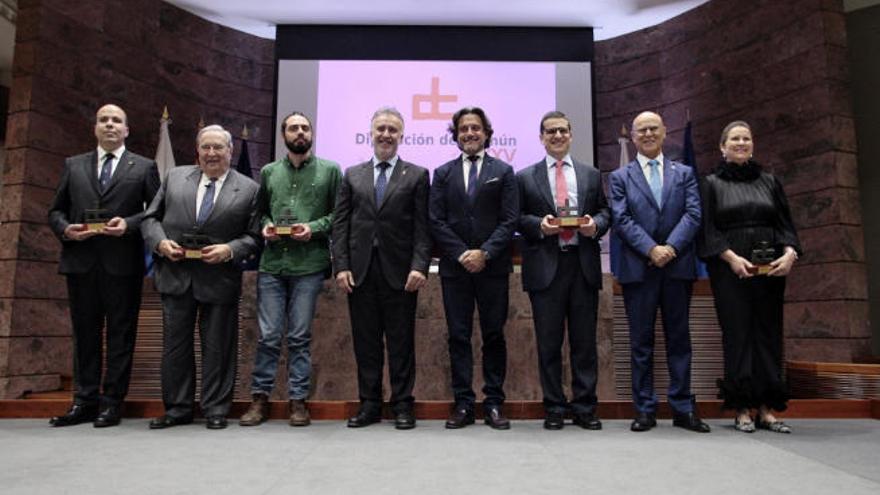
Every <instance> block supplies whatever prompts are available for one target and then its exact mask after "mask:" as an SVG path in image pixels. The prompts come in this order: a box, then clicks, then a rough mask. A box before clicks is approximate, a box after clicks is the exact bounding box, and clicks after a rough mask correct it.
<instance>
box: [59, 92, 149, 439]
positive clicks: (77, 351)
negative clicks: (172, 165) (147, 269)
mask: <svg viewBox="0 0 880 495" xmlns="http://www.w3.org/2000/svg"><path fill="white" fill-rule="evenodd" d="M95 137H96V138H97V140H98V146H97V149H94V150H92V151H90V152H88V153H84V154H82V155H77V156H74V157H70V158H68V159H67V160H65V162H64V172H63V173H62V174H61V180H60V181H59V183H58V190H57V191H56V193H55V199H54V200H53V201H52V206H51V207H50V208H49V226H50V227H51V228H52V231H53V232H54V233H55V235H56V236H58V239H60V240H61V263H60V264H59V266H58V271H59V272H60V273H62V274H64V275H65V276H66V277H67V292H68V294H69V297H70V319H71V322H72V324H73V344H74V345H73V352H74V360H73V363H74V369H73V379H74V386H75V391H74V399H73V406H71V408H70V410H69V411H68V412H67V413H66V414H64V415H63V416H57V417H54V418H52V420H51V421H50V424H51V425H52V426H70V425H75V424H79V423H85V422H88V421H94V426H96V427H99V428H100V427H106V426H115V425H118V424H119V418H120V410H119V406H120V405H121V404H122V401H123V399H125V394H126V393H127V392H128V382H129V378H130V377H131V363H132V354H133V353H134V344H135V333H136V329H137V320H138V310H139V309H140V305H141V288H142V287H143V283H144V243H143V239H142V238H141V232H140V225H141V220H142V218H143V216H144V204H149V203H150V201H152V199H153V196H155V194H156V190H158V189H159V172H158V170H157V169H156V163H155V162H154V161H153V160H150V159H148V158H144V157H142V156H140V155H136V154H134V153H132V152H130V151H128V150H127V149H126V148H125V138H126V137H128V117H127V116H126V115H125V112H124V111H122V109H121V108H119V107H118V106H116V105H104V106H102V107H101V108H100V109H99V110H98V113H97V115H96V118H95ZM90 210H91V211H90ZM89 217H93V218H91V219H90V218H89ZM102 218H103V219H104V220H107V222H106V224H104V226H103V227H100V224H101V223H102V222H100V221H97V220H100V219H102ZM87 224H92V227H93V228H89V226H88V225H87ZM105 319H106V323H107V332H106V334H107V359H106V364H107V371H106V372H105V373H104V376H103V380H102V377H101V367H102V363H101V361H102V359H101V358H102V355H101V354H102V349H101V345H102V341H103V340H104V339H103V336H102V335H101V333H102V327H103V326H104V322H105ZM102 382H103V390H101V385H102Z"/></svg>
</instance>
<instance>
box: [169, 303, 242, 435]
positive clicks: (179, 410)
mask: <svg viewBox="0 0 880 495" xmlns="http://www.w3.org/2000/svg"><path fill="white" fill-rule="evenodd" d="M197 317H198V320H199V335H200V337H201V348H202V392H201V406H202V413H203V414H204V415H205V416H226V415H228V414H229V408H230V406H231V404H232V394H233V391H234V390H233V389H234V387H235V366H236V358H237V356H238V301H236V302H234V303H232V304H208V303H204V302H200V301H198V300H196V298H195V297H193V293H192V288H190V289H189V290H187V291H186V293H184V294H182V295H172V294H162V323H163V327H164V333H163V336H162V337H163V342H162V401H163V402H164V403H165V414H167V415H168V416H173V417H176V418H180V417H186V416H192V414H193V409H194V404H195V394H196V360H195V351H194V347H193V345H194V344H193V340H194V334H195V325H196V318H197Z"/></svg>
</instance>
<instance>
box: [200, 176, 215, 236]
mask: <svg viewBox="0 0 880 495" xmlns="http://www.w3.org/2000/svg"><path fill="white" fill-rule="evenodd" d="M216 184H217V179H216V178H214V177H212V178H211V182H209V183H207V184H205V196H204V197H203V198H202V206H201V207H200V208H199V217H198V218H197V219H196V224H198V225H202V224H204V223H205V221H207V220H208V217H209V216H211V210H213V209H214V186H215V185H216Z"/></svg>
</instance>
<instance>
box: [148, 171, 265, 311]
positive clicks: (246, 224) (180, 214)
mask: <svg viewBox="0 0 880 495" xmlns="http://www.w3.org/2000/svg"><path fill="white" fill-rule="evenodd" d="M201 176H202V172H201V170H200V169H199V167H197V166H195V165H188V166H180V167H175V168H173V169H171V170H169V171H168V175H167V177H166V178H165V182H164V183H163V184H162V187H161V188H160V189H159V193H158V194H156V197H155V199H153V202H152V204H150V207H149V208H148V209H147V212H146V214H145V216H144V222H143V231H144V238H145V239H146V240H147V245H148V246H149V247H150V248H151V249H152V250H153V251H156V248H157V247H158V246H159V242H160V241H162V240H163V239H171V240H174V241H175V242H177V243H180V242H181V240H182V238H183V234H185V233H198V234H201V235H205V236H207V237H208V238H210V242H211V243H212V244H229V246H230V247H231V248H232V254H233V259H232V261H230V262H227V263H219V264H215V265H210V264H208V263H205V262H203V261H201V260H181V261H177V262H173V261H169V260H167V259H165V258H164V257H161V256H157V257H156V278H155V279H156V289H157V290H158V291H159V292H161V293H163V294H174V295H180V294H183V293H185V292H186V291H187V289H189V288H190V287H192V291H193V295H194V297H195V298H196V300H198V301H201V302H205V303H209V304H230V303H233V302H235V301H237V300H238V296H239V295H240V294H241V263H242V262H243V261H245V260H247V259H250V258H251V257H252V256H253V255H254V253H255V252H256V251H257V243H258V242H259V240H260V226H259V221H258V219H257V218H256V201H257V192H258V190H259V188H260V187H259V186H258V185H257V183H256V182H254V181H253V180H251V179H250V178H248V177H245V176H244V175H242V174H240V173H238V172H236V171H235V170H231V169H230V170H229V175H227V176H226V181H225V183H224V184H223V188H222V189H220V194H219V195H218V196H217V198H216V199H215V200H214V209H213V210H211V215H210V216H209V217H208V219H207V221H205V223H204V224H203V225H202V226H201V227H198V226H196V193H197V189H198V186H199V179H201Z"/></svg>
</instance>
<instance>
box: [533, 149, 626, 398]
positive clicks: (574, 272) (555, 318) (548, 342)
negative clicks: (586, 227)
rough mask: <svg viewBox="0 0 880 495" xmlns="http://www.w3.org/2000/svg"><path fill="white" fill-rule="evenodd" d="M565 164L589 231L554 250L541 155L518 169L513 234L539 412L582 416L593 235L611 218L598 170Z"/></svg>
mask: <svg viewBox="0 0 880 495" xmlns="http://www.w3.org/2000/svg"><path fill="white" fill-rule="evenodd" d="M572 167H573V168H574V172H575V178H576V181H577V208H578V215H579V216H583V215H590V216H591V217H592V218H593V221H594V222H595V223H596V234H595V235H594V236H593V237H585V236H583V235H581V234H580V233H578V234H577V246H576V247H575V248H571V247H567V248H566V251H562V250H561V248H560V241H559V236H558V235H551V236H545V235H543V233H542V232H541V221H542V219H543V218H544V216H546V215H553V216H556V215H557V206H556V201H555V200H554V197H553V193H552V192H551V188H550V179H549V175H548V171H547V162H546V160H541V161H540V162H538V163H536V164H534V165H532V166H531V167H529V168H527V169H525V170H523V171H521V172H519V174H517V182H518V183H519V200H520V205H521V206H520V207H521V215H520V218H519V231H520V234H522V239H523V242H522V243H521V246H522V283H523V289H525V290H526V291H528V293H529V299H530V300H531V303H532V317H533V319H534V322H535V340H536V343H537V347H538V365H539V369H538V370H539V373H540V377H541V388H542V390H543V393H544V409H545V410H546V411H548V412H558V413H564V412H565V411H566V410H567V409H568V408H570V409H571V410H572V411H573V412H575V413H576V414H584V413H595V410H596V402H597V401H596V381H597V378H598V373H597V371H598V370H597V364H598V358H597V353H596V318H597V315H598V307H599V289H601V288H602V266H601V261H600V247H599V239H600V238H601V237H602V236H603V235H605V232H607V231H608V227H609V225H610V223H611V215H610V213H609V211H608V203H607V202H606V200H605V191H604V189H602V177H601V174H600V173H599V171H598V170H597V169H596V168H595V167H593V166H591V165H586V164H583V163H580V162H578V161H572ZM554 170H555V168H554ZM566 322H567V323H568V324H567V325H566ZM566 327H567V328H568V343H569V349H570V355H571V390H572V400H571V402H570V403H569V402H568V401H567V400H566V397H565V393H564V392H563V388H562V352H561V350H562V343H563V340H564V339H565V330H566Z"/></svg>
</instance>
